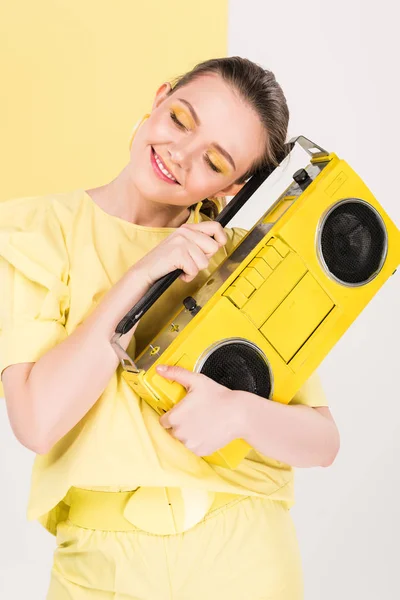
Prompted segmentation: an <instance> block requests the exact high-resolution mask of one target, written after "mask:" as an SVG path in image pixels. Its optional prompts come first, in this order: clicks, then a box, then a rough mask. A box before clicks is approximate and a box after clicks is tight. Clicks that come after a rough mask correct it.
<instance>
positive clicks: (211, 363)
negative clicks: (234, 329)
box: [199, 340, 272, 398]
mask: <svg viewBox="0 0 400 600" xmlns="http://www.w3.org/2000/svg"><path fill="white" fill-rule="evenodd" d="M199 372H200V373H203V374H204V375H206V376H207V377H210V379H213V380H214V381H216V382H217V383H220V384H221V385H224V386H225V387H227V388H229V389H231V390H243V391H246V392H252V393H253V394H257V395H258V396H262V397H263V398H269V397H270V394H271V390H272V378H271V372H270V369H269V366H268V363H267V361H266V358H265V357H264V355H263V354H262V352H261V350H260V349H258V348H257V346H255V345H253V344H251V343H250V342H248V341H247V340H242V341H240V340H235V341H232V340H226V341H223V342H220V343H219V344H218V346H215V347H214V348H212V349H210V350H209V351H208V352H207V355H206V356H205V358H204V361H203V362H202V364H201V366H200V369H199Z"/></svg>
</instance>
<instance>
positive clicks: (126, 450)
mask: <svg viewBox="0 0 400 600" xmlns="http://www.w3.org/2000/svg"><path fill="white" fill-rule="evenodd" d="M199 218H201V219H202V220H207V218H208V217H206V216H205V215H203V214H202V213H200V216H199ZM196 219H197V214H196V213H195V211H193V210H192V211H191V214H190V217H189V219H188V222H196ZM172 231H174V229H173V228H162V227H144V226H140V225H136V224H133V223H129V222H128V221H125V220H123V219H120V218H119V217H115V216H112V215H110V214H108V213H106V212H105V211H104V210H103V209H101V208H100V207H99V206H98V205H97V204H96V203H95V202H94V201H93V200H92V198H91V197H90V196H89V195H88V194H87V193H86V192H85V191H84V190H81V189H79V190H75V191H73V192H68V193H61V194H52V195H49V196H40V197H28V198H18V199H12V200H7V201H3V202H0V286H1V294H0V372H1V371H3V370H4V369H5V367H7V366H8V365H11V364H15V363H22V362H35V361H37V360H39V359H40V357H41V356H43V355H44V354H45V353H46V352H47V351H48V350H50V349H51V348H52V347H54V346H55V345H56V344H58V343H60V342H62V341H63V340H64V339H65V338H66V337H67V336H68V335H69V334H70V333H72V332H73V331H74V330H75V328H76V327H77V326H78V325H79V324H80V323H81V322H82V321H84V320H85V319H86V318H87V317H88V315H89V314H90V312H91V311H92V310H93V308H94V307H95V306H96V305H97V304H98V303H99V302H100V301H101V298H102V296H103V295H104V294H105V293H106V292H107V291H108V290H109V289H110V287H112V286H113V285H114V284H115V283H116V282H117V281H118V280H119V279H120V278H121V277H122V276H123V275H124V274H125V273H126V271H127V270H128V269H129V267H131V266H132V265H133V264H135V263H136V262H137V261H138V260H139V259H140V258H141V257H142V256H144V255H145V254H146V253H148V252H149V251H150V250H151V249H152V248H153V247H154V246H156V245H157V244H159V243H160V242H161V241H162V240H163V239H165V237H167V236H168V235H169V234H170V233H171V232H172ZM225 231H226V233H227V235H228V243H227V244H226V245H225V246H224V247H223V248H221V249H220V250H219V251H218V252H217V253H216V254H215V255H214V256H213V258H212V259H211V260H210V263H209V266H208V268H207V269H205V270H204V271H202V272H200V273H199V275H198V276H197V278H196V279H195V281H194V282H191V283H185V282H183V281H182V280H180V279H178V280H176V281H175V282H174V284H173V285H172V286H171V287H170V288H169V289H168V290H167V292H166V293H165V294H164V295H163V296H162V297H161V298H160V299H159V300H158V301H157V302H156V303H155V304H154V305H153V307H152V308H151V309H150V310H149V311H148V312H147V313H146V314H145V315H144V316H143V317H142V319H141V321H140V323H139V325H138V327H137V329H136V332H135V335H134V337H133V338H132V341H131V343H130V345H129V347H128V353H129V354H130V355H131V356H133V357H135V356H137V355H138V354H139V353H140V352H141V350H142V349H143V348H144V347H146V345H147V344H148V343H149V341H151V339H152V338H153V337H154V335H155V334H156V333H157V332H158V330H159V328H160V326H161V325H164V324H165V322H166V321H167V319H169V318H170V317H172V316H173V314H174V313H175V311H176V309H177V307H178V306H179V305H180V304H181V303H182V300H183V299H184V298H185V297H186V296H188V295H190V294H191V293H192V292H194V290H195V289H197V287H198V286H199V283H202V282H204V281H205V280H206V279H207V278H208V277H209V275H210V274H211V272H212V271H214V270H215V268H216V267H217V265H218V264H220V263H221V262H222V260H223V259H224V258H225V257H226V255H227V253H230V252H231V250H232V248H233V247H234V246H235V245H236V244H237V243H238V242H239V240H240V239H241V238H242V237H243V235H244V234H245V233H246V231H245V230H244V229H240V228H235V227H234V228H226V229H225ZM157 314H159V315H160V318H157ZM121 369H122V367H121V366H118V368H117V369H116V371H115V373H114V374H113V376H112V378H111V380H110V382H109V383H108V385H107V387H106V389H105V390H104V392H103V394H102V395H101V396H100V398H99V399H98V401H97V402H96V404H95V405H94V406H93V407H92V408H91V409H90V410H89V411H88V413H87V414H86V415H85V416H84V417H83V419H82V420H81V421H80V422H79V423H78V424H77V425H76V426H75V427H74V428H73V429H72V430H71V431H70V432H69V433H67V434H66V435H65V436H64V437H63V438H62V439H61V440H60V441H59V442H57V443H56V444H55V445H54V447H53V448H52V449H51V450H50V452H48V453H47V454H46V455H37V456H36V457H35V461H34V466H33V472H32V480H31V491H30V497H29V503H28V510H27V517H28V519H29V520H33V519H38V520H39V521H40V523H41V524H42V525H43V526H44V527H46V528H47V529H48V530H49V531H50V532H51V533H53V534H55V533H56V524H57V522H58V521H60V520H62V519H64V518H65V516H66V514H67V511H68V500H67V498H68V491H69V489H70V488H71V486H75V487H83V488H86V489H94V490H96V489H101V490H110V491H120V490H121V491H122V490H124V491H125V490H132V489H136V488H137V487H138V486H162V487H164V486H165V487H183V488H184V487H187V488H197V489H207V490H210V491H216V492H218V491H221V492H232V493H239V494H245V495H255V496H265V497H269V498H271V499H277V500H281V501H284V502H286V503H287V506H288V507H290V506H292V505H293V503H294V497H293V469H292V467H290V466H289V465H287V464H285V463H281V462H279V461H276V460H273V459H271V458H268V457H265V456H263V455H261V454H260V453H259V452H257V451H255V450H251V451H250V453H249V454H248V456H247V457H246V458H245V459H244V460H243V461H242V463H241V464H240V465H239V467H238V468H237V469H235V470H230V469H224V468H222V467H218V466H214V465H210V464H208V463H207V462H206V461H205V460H203V459H202V458H201V457H198V456H196V455H195V454H193V453H192V452H190V451H189V450H188V449H187V448H186V447H185V446H184V445H183V444H181V443H180V442H179V441H178V440H175V439H174V438H172V436H171V435H170V434H169V433H168V432H167V431H165V430H164V428H163V427H162V426H161V425H160V423H159V416H158V415H157V413H156V412H155V411H154V410H153V409H152V408H151V407H150V406H149V405H148V404H147V403H145V402H144V401H142V400H141V398H140V397H139V396H138V395H137V394H136V393H135V392H134V391H133V390H132V388H131V387H130V386H129V385H128V384H127V382H126V381H125V380H124V378H123V377H122V370H121ZM60 385H63V382H62V381H60ZM292 403H302V404H307V405H310V406H326V405H327V402H326V397H325V395H324V392H323V389H322V387H321V385H320V381H319V377H318V375H317V374H316V373H314V375H312V377H310V378H309V380H308V381H307V382H306V384H305V385H304V386H303V387H302V388H301V390H300V391H299V392H298V393H297V394H296V395H295V396H294V398H293V399H292Z"/></svg>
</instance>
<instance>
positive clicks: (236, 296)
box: [222, 285, 248, 308]
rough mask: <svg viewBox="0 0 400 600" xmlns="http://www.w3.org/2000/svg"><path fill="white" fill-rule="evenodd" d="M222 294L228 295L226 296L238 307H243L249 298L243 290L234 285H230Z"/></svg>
mask: <svg viewBox="0 0 400 600" xmlns="http://www.w3.org/2000/svg"><path fill="white" fill-rule="evenodd" d="M222 295H223V296H226V298H229V300H230V301H231V302H233V304H234V305H235V306H237V308H242V307H243V306H244V305H245V304H246V302H247V300H248V298H247V296H245V295H244V294H243V292H241V291H240V290H238V289H237V288H236V287H235V286H234V285H231V286H229V288H228V289H227V290H226V292H224V293H223V294H222Z"/></svg>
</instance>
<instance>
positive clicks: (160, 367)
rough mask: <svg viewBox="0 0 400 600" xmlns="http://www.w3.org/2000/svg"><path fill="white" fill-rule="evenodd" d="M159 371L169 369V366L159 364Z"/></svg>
mask: <svg viewBox="0 0 400 600" xmlns="http://www.w3.org/2000/svg"><path fill="white" fill-rule="evenodd" d="M156 368H157V371H166V370H167V368H168V367H167V366H166V365H157V367H156Z"/></svg>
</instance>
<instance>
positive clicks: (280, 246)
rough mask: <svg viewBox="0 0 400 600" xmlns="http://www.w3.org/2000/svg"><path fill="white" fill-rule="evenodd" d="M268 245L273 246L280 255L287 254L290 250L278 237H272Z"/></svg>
mask: <svg viewBox="0 0 400 600" xmlns="http://www.w3.org/2000/svg"><path fill="white" fill-rule="evenodd" d="M268 246H273V247H274V248H275V250H277V252H279V254H280V255H281V256H282V257H285V256H287V255H288V254H289V252H290V248H289V246H286V244H285V243H284V242H282V240H280V239H279V238H272V239H271V240H270V241H269V242H268V244H267V247H268Z"/></svg>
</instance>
